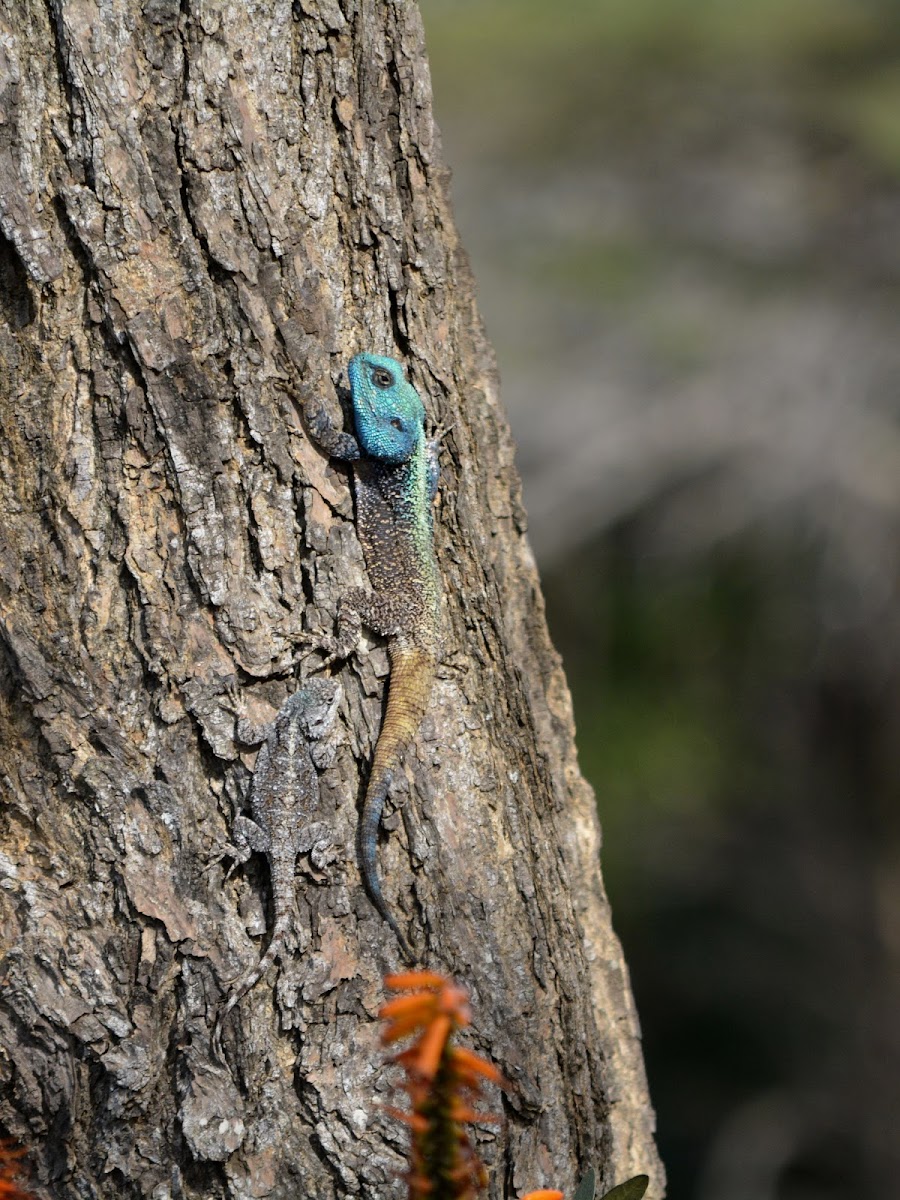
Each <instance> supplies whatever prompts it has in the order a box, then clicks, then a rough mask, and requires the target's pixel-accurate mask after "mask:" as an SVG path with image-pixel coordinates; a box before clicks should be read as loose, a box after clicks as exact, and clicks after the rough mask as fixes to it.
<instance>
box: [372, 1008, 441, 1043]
mask: <svg viewBox="0 0 900 1200" xmlns="http://www.w3.org/2000/svg"><path fill="white" fill-rule="evenodd" d="M432 1020H433V1018H432V1016H430V1015H429V1016H428V1017H426V1018H425V1019H424V1020H423V1019H422V1018H421V1017H419V1016H418V1015H417V1014H415V1013H410V1014H408V1015H407V1016H405V1017H396V1018H395V1019H394V1020H393V1021H392V1022H391V1024H390V1025H388V1026H387V1028H386V1029H383V1030H382V1031H381V1041H382V1044H383V1045H385V1046H389V1045H390V1044H391V1042H399V1040H400V1039H401V1038H405V1037H409V1035H410V1034H411V1033H415V1032H416V1030H417V1029H422V1030H425V1029H427V1028H428V1027H429V1026H430V1025H431V1023H432Z"/></svg>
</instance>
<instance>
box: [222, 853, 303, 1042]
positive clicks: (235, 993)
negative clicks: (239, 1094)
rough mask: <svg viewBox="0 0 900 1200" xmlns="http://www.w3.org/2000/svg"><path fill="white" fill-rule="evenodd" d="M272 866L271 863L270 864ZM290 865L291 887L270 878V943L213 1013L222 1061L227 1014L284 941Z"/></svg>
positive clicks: (266, 968)
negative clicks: (272, 923) (272, 915)
mask: <svg viewBox="0 0 900 1200" xmlns="http://www.w3.org/2000/svg"><path fill="white" fill-rule="evenodd" d="M273 866H274V864H273ZM290 868H291V876H290V879H291V883H290V891H287V890H286V889H282V888H281V887H280V886H279V885H278V884H277V883H276V882H275V878H274V871H273V879H272V903H273V905H274V908H275V924H274V925H273V926H272V936H271V938H270V939H269V944H268V946H267V947H266V951H265V954H263V956H262V957H261V958H260V960H259V962H258V963H257V964H256V966H255V967H250V969H249V970H247V971H245V972H244V974H243V975H241V976H240V977H239V978H238V981H237V983H235V985H234V986H233V988H232V989H231V994H230V995H229V997H228V999H227V1000H226V1001H225V1003H224V1004H223V1005H222V1007H221V1008H220V1009H219V1012H218V1014H217V1016H216V1021H215V1024H214V1025H213V1031H212V1049H213V1053H214V1055H215V1056H216V1058H217V1059H218V1060H219V1062H224V1061H225V1060H224V1058H223V1056H222V1029H223V1027H224V1025H225V1021H226V1019H227V1017H228V1014H229V1013H230V1012H231V1010H232V1009H233V1008H234V1007H235V1005H236V1004H237V1003H238V1002H239V1001H240V1000H243V998H244V996H246V995H247V993H248V992H249V991H250V990H251V989H252V988H254V987H256V985H257V984H258V983H259V981H260V980H261V979H262V978H263V976H264V975H266V974H267V973H268V971H269V968H270V967H271V966H272V963H274V961H275V959H276V958H278V957H279V956H280V955H281V950H282V947H283V945H284V935H285V934H286V933H287V931H288V926H289V924H290V920H291V909H292V906H293V903H294V876H293V871H294V864H293V862H292V863H291V864H290Z"/></svg>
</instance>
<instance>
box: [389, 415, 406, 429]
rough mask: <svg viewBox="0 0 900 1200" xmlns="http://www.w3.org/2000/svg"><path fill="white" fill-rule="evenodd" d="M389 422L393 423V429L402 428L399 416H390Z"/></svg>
mask: <svg viewBox="0 0 900 1200" xmlns="http://www.w3.org/2000/svg"><path fill="white" fill-rule="evenodd" d="M391 424H392V425H393V427H394V428H395V429H402V428H403V422H402V421H401V420H400V418H399V417H392V418H391Z"/></svg>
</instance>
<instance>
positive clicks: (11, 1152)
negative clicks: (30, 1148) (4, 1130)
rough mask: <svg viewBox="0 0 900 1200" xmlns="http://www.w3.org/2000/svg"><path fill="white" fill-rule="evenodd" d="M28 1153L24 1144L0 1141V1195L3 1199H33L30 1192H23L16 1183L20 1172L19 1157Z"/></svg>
mask: <svg viewBox="0 0 900 1200" xmlns="http://www.w3.org/2000/svg"><path fill="white" fill-rule="evenodd" d="M26 1153H27V1151H26V1149H25V1148H24V1147H23V1146H16V1145H15V1144H14V1143H13V1142H9V1141H4V1142H0V1197H2V1198H3V1200H31V1196H30V1195H29V1193H28V1192H23V1191H22V1189H21V1188H20V1187H19V1185H18V1183H16V1176H17V1175H18V1173H19V1159H20V1158H22V1157H23V1155H25V1154H26Z"/></svg>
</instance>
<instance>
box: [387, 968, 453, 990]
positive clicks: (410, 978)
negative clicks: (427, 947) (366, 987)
mask: <svg viewBox="0 0 900 1200" xmlns="http://www.w3.org/2000/svg"><path fill="white" fill-rule="evenodd" d="M446 982H447V979H446V977H445V976H444V975H438V974H437V972H436V971H401V972H399V974H397V975H385V977H384V986H385V987H386V988H387V989H388V991H391V992H411V991H413V990H415V989H416V988H427V989H429V990H430V991H433V992H439V991H440V990H441V988H442V987H444V985H445V984H446Z"/></svg>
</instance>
